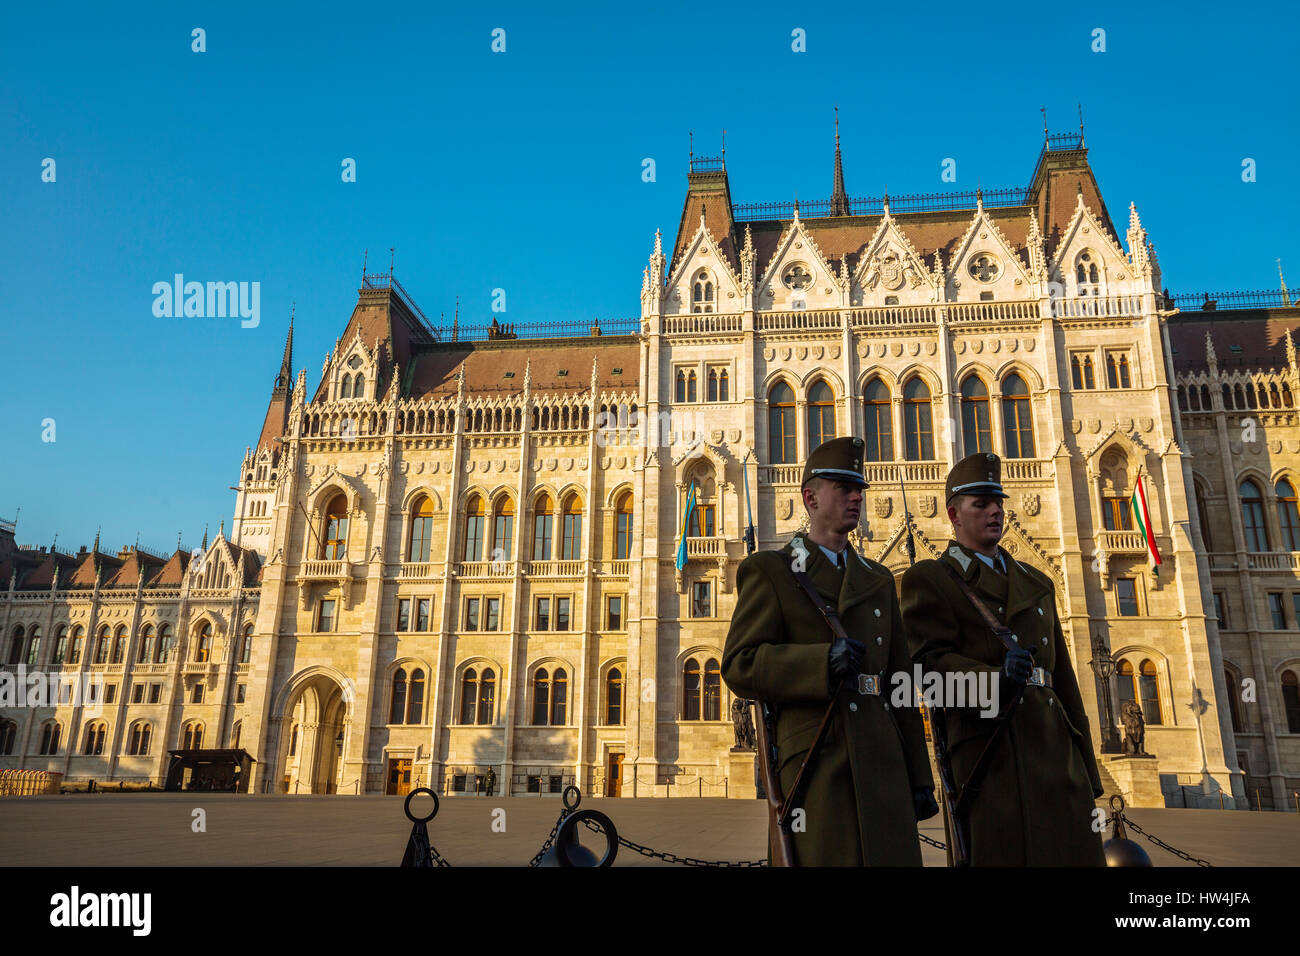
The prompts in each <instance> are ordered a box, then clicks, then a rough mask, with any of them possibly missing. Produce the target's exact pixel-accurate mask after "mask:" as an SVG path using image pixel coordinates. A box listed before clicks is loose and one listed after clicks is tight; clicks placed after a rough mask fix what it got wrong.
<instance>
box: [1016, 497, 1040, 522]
mask: <svg viewBox="0 0 1300 956" xmlns="http://www.w3.org/2000/svg"><path fill="white" fill-rule="evenodd" d="M1020 507H1021V508H1023V509H1024V511H1025V514H1027V515H1029V516H1031V517H1032V516H1034V515H1036V514H1038V512H1039V510H1041V508H1042V502H1041V501H1040V500H1039V497H1038V492H1036V491H1031V492H1028V493H1026V494H1025V495H1023V496H1022V497H1021V499H1020Z"/></svg>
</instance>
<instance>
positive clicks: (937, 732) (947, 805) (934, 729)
mask: <svg viewBox="0 0 1300 956" xmlns="http://www.w3.org/2000/svg"><path fill="white" fill-rule="evenodd" d="M898 487H899V489H900V490H901V491H902V493H903V523H904V526H905V527H906V528H907V539H906V544H905V546H904V547H905V550H906V551H907V564H908V567H911V566H912V565H914V564H916V542H915V541H914V540H913V539H912V512H911V511H909V510H908V507H907V486H906V485H904V484H903V475H902V472H901V471H900V473H899V475H898ZM929 714H930V736H931V737H932V738H933V740H934V762H935V765H936V766H937V767H938V770H939V783H940V786H941V787H942V788H943V829H944V835H945V836H946V837H947V841H946V842H947V844H948V865H949V866H970V853H969V850H968V845H969V838H968V835H967V832H966V829H967V825H966V821H965V820H964V819H962V818H961V817H959V816H958V815H957V812H956V810H957V802H958V799H959V797H960V791H959V790H958V787H957V780H956V778H955V777H954V776H953V772H952V755H951V754H950V753H948V721H947V718H945V717H944V713H943V708H942V707H936V708H934V709H932V710H931V711H930V712H929Z"/></svg>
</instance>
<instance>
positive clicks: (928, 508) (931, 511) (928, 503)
mask: <svg viewBox="0 0 1300 956" xmlns="http://www.w3.org/2000/svg"><path fill="white" fill-rule="evenodd" d="M938 510H939V499H938V498H937V497H935V496H934V495H921V516H922V517H923V518H933V517H934V516H935V513H936V512H937V511H938Z"/></svg>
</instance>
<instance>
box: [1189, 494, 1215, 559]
mask: <svg viewBox="0 0 1300 956" xmlns="http://www.w3.org/2000/svg"><path fill="white" fill-rule="evenodd" d="M1192 488H1193V492H1194V494H1195V495H1196V517H1197V518H1198V519H1200V522H1201V541H1202V542H1203V543H1204V544H1205V550H1206V551H1213V550H1214V541H1213V539H1212V537H1211V533H1210V513H1209V511H1207V510H1206V508H1205V489H1204V488H1202V487H1201V485H1200V484H1199V483H1198V482H1193V483H1192Z"/></svg>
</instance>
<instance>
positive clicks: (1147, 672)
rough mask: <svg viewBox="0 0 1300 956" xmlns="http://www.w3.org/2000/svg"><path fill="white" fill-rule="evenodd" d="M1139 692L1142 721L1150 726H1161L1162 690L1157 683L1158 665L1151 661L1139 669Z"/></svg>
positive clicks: (1143, 663) (1144, 662)
mask: <svg viewBox="0 0 1300 956" xmlns="http://www.w3.org/2000/svg"><path fill="white" fill-rule="evenodd" d="M1138 691H1139V694H1140V696H1141V699H1142V719H1143V720H1145V721H1146V722H1147V723H1148V724H1157V725H1158V724H1160V723H1161V720H1160V688H1159V686H1158V684H1157V681H1156V665H1155V664H1153V663H1152V662H1151V661H1149V660H1147V661H1143V662H1142V663H1141V665H1139V667H1138Z"/></svg>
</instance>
